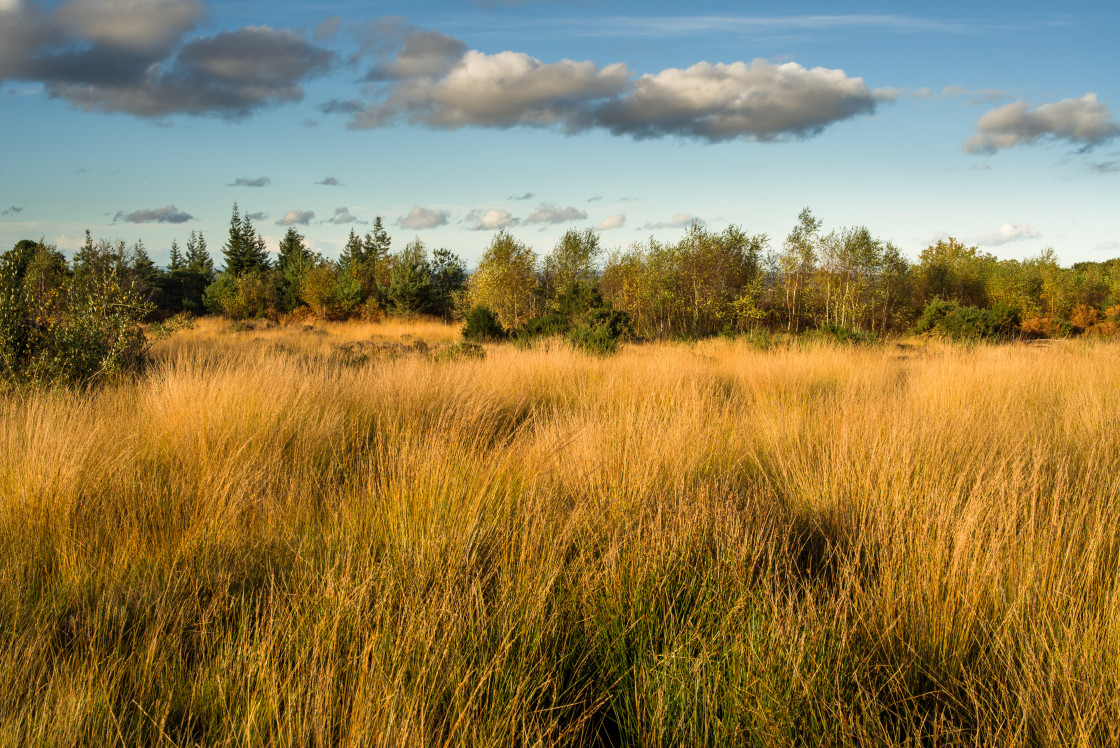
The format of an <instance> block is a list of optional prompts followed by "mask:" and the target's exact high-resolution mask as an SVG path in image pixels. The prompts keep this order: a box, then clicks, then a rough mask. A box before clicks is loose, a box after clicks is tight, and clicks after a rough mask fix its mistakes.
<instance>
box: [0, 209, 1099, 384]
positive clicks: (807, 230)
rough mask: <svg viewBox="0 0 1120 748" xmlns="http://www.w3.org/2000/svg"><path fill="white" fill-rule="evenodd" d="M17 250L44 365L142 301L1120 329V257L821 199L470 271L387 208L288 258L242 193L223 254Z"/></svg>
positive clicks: (514, 257) (483, 334) (732, 330)
mask: <svg viewBox="0 0 1120 748" xmlns="http://www.w3.org/2000/svg"><path fill="white" fill-rule="evenodd" d="M0 260H2V262H0V337H2V339H0V349H2V350H0V356H2V357H3V360H2V361H0V368H4V369H5V370H6V371H14V370H16V369H19V368H20V366H24V368H25V369H26V362H27V361H28V360H30V359H29V355H30V354H29V353H28V351H30V350H32V348H34V346H35V345H36V344H37V343H36V341H38V343H39V344H42V342H43V341H45V340H47V339H50V340H53V341H54V343H53V345H55V346H56V347H58V346H61V347H64V348H65V347H66V346H69V347H70V349H72V350H73V351H77V350H78V349H79V348H81V346H82V345H85V343H82V342H81V341H82V340H85V341H87V342H88V341H91V340H93V339H95V338H99V339H100V340H102V343H103V344H107V345H110V346H116V348H115V349H113V350H116V351H117V353H116V354H113V355H116V356H117V357H118V359H120V360H126V359H128V357H129V356H134V355H135V347H136V345H138V343H136V341H135V335H134V334H133V333H132V332H129V330H132V329H133V327H135V325H134V324H133V323H126V321H127V319H126V318H130V317H129V316H128V315H132V317H135V318H136V319H135V321H136V322H138V321H139V320H140V319H147V320H148V321H152V320H159V319H165V318H168V317H171V316H173V315H176V314H179V313H182V312H188V313H191V314H195V315H201V314H221V315H225V316H228V317H231V318H235V319H245V318H258V317H270V318H274V319H279V318H281V317H284V316H285V315H287V316H292V315H294V316H295V317H296V318H300V317H305V318H310V317H318V318H323V319H346V318H352V317H362V318H365V319H379V318H381V317H384V316H386V315H417V314H424V315H433V316H438V317H441V318H443V319H447V320H456V319H461V320H466V321H467V323H468V324H467V326H466V330H465V332H466V333H467V334H468V337H476V338H480V339H485V338H491V339H497V338H503V337H513V338H515V339H518V340H527V339H531V338H533V337H535V336H539V335H552V334H566V335H569V336H570V337H571V338H572V339H573V340H579V341H583V342H585V343H588V345H591V346H592V347H596V348H598V349H609V348H610V347H611V346H613V341H616V340H617V339H618V338H619V337H621V336H624V335H629V336H631V337H633V338H637V339H672V338H699V337H705V336H711V335H717V334H741V333H760V332H761V333H788V334H791V335H796V334H801V333H806V332H811V333H813V334H822V333H823V334H827V335H834V336H838V337H842V338H845V339H860V338H869V337H875V336H884V335H891V334H898V333H905V332H929V333H937V334H943V335H946V336H949V337H954V338H974V339H975V338H986V337H1015V336H1029V337H1041V336H1048V337H1054V336H1068V335H1076V334H1082V333H1089V334H1102V335H1115V334H1118V333H1120V259H1112V260H1107V261H1102V262H1082V263H1077V264H1075V265H1073V266H1071V267H1062V266H1061V265H1060V264H1059V263H1058V261H1057V257H1056V255H1055V253H1054V252H1053V250H1051V249H1044V250H1042V251H1041V252H1040V253H1039V254H1038V255H1036V256H1034V257H1030V258H1027V259H1024V260H1000V259H998V258H996V257H995V256H993V255H991V254H989V253H986V252H983V251H981V250H980V249H979V248H978V247H975V246H967V245H966V244H964V243H962V242H960V241H958V240H956V239H952V238H948V239H944V240H941V241H938V242H936V243H934V244H931V245H930V246H928V247H926V248H925V249H924V250H923V251H922V252H921V254H920V256H919V257H918V258H917V260H916V261H912V260H910V259H909V258H907V257H906V256H905V255H904V254H903V253H902V252H901V251H900V250H899V249H898V247H896V246H895V245H894V244H892V243H891V242H889V241H884V240H883V239H881V238H879V237H877V236H875V235H874V234H873V233H872V232H871V231H870V230H869V229H868V228H866V227H863V226H857V227H845V228H838V229H835V230H832V231H830V232H828V233H825V232H824V228H823V226H822V223H821V221H820V220H819V219H817V218H816V217H815V216H814V215H813V214H812V212H811V211H810V210H809V209H805V210H803V211H802V212H801V214H800V215H799V216H798V219H797V223H796V224H795V225H794V226H793V228H792V229H791V230H790V232H789V233H788V235H787V236H786V237H785V238H784V239H783V240H782V241H781V242H780V243H778V244H776V245H775V243H773V242H772V241H771V239H770V237H769V236H767V235H766V234H751V233H749V232H747V231H744V230H743V229H742V228H740V227H738V226H730V227H728V228H726V229H724V230H722V231H714V230H712V229H710V228H708V227H706V226H704V225H703V224H701V223H699V222H695V223H693V224H692V225H690V226H689V227H688V228H687V229H686V230H685V232H684V235H683V236H682V237H681V238H679V239H678V240H676V241H669V242H665V241H659V240H657V239H655V238H650V239H648V240H647V241H645V242H639V243H635V244H633V245H631V246H630V247H628V248H621V249H616V250H614V251H611V252H607V251H606V250H605V249H604V248H603V246H602V244H601V239H600V236H599V235H598V234H597V233H596V232H594V231H592V230H590V229H588V230H584V231H578V230H575V229H572V230H569V231H568V232H566V233H565V234H564V236H563V237H562V238H561V239H560V240H559V241H558V242H557V244H556V245H555V246H554V247H553V248H552V249H551V250H550V251H548V252H547V253H546V254H544V255H543V256H540V255H538V254H537V253H536V252H535V251H534V250H533V249H532V248H531V247H530V246H529V245H528V244H526V243H525V242H523V241H521V240H519V239H517V238H516V237H515V236H513V235H512V234H511V233H510V232H509V231H508V230H501V231H498V232H497V233H496V234H495V235H494V237H493V239H492V240H491V242H490V244H489V246H488V247H487V248H486V249H485V251H484V253H483V255H482V257H481V259H480V261H479V262H478V265H477V267H476V268H475V270H474V271H473V272H472V273H469V274H468V272H467V269H466V265H465V263H464V262H463V261H462V259H460V258H459V257H458V256H457V255H456V254H455V253H453V252H451V251H449V250H447V249H436V250H435V251H431V252H430V251H429V250H428V248H427V247H425V245H424V244H423V242H421V241H420V240H419V239H413V240H412V241H410V242H408V243H407V244H405V245H404V246H403V247H401V248H400V249H398V250H396V251H394V250H393V248H392V240H391V238H390V236H389V234H388V232H387V231H386V230H385V227H384V225H383V223H382V221H381V218H380V217H378V218H377V219H376V220H375V221H374V223H373V226H372V228H371V229H370V230H369V231H367V232H366V233H365V234H364V235H358V234H357V233H356V232H355V231H354V230H353V229H352V230H351V231H350V235H349V237H348V240H347V242H346V245H345V247H344V248H343V250H342V252H341V254H340V256H339V257H338V259H331V258H326V257H324V256H322V255H321V254H319V253H317V252H314V251H312V250H311V249H310V248H309V247H308V245H307V242H306V241H305V238H304V237H303V236H302V235H301V234H300V233H299V232H298V231H297V230H296V229H295V227H289V228H288V230H287V232H286V233H285V235H284V237H283V239H282V240H281V242H280V246H279V252H278V253H277V254H276V255H275V256H273V255H271V254H270V252H269V251H268V249H267V247H266V244H265V240H264V238H263V237H262V236H261V235H260V233H259V232H258V231H257V229H256V227H255V226H254V225H253V223H252V220H251V219H250V218H249V216H248V215H243V214H242V213H241V211H240V209H239V207H238V206H237V205H236V204H234V206H233V211H232V216H231V219H230V226H229V231H228V236H227V237H226V239H225V242H224V243H223V245H222V247H221V266H220V267H218V266H217V265H216V264H215V261H214V259H213V257H212V255H211V253H210V250H209V248H208V246H207V241H206V238H205V237H204V236H203V235H202V234H201V233H196V232H192V233H191V234H190V236H189V237H188V238H187V240H186V244H185V246H184V247H180V246H179V244H178V242H177V241H176V242H172V244H171V250H170V263H169V264H168V266H167V267H166V268H160V267H157V266H156V264H155V263H154V262H153V261H152V260H151V257H150V256H149V254H148V252H147V249H146V248H145V246H144V244H143V242H141V241H138V242H136V243H135V244H133V245H131V246H126V245H125V243H124V242H122V241H117V242H108V241H104V240H101V241H96V242H95V241H94V240H93V238H92V237H91V235H90V233H89V232H88V231H87V232H86V239H85V243H84V244H83V246H82V247H81V248H79V249H78V251H77V252H76V253H75V254H74V256H73V258H72V259H70V260H68V259H67V258H66V256H65V255H64V254H63V253H62V252H61V251H60V250H58V249H57V248H55V247H53V246H50V245H49V244H46V243H44V242H42V241H39V242H35V241H31V240H24V241H21V242H19V243H17V244H16V246H15V247H14V248H13V249H12V250H10V251H8V252H6V253H4V254H3V255H2V256H0ZM99 294H100V296H99ZM99 305H100V306H99ZM82 309H85V310H87V311H89V312H90V314H92V313H93V312H92V310H94V309H102V310H126V309H127V310H129V311H128V313H127V314H126V315H125V316H123V317H122V316H117V317H112V315H108V313H106V315H107V318H109V317H112V319H114V320H116V322H114V323H113V324H117V325H118V328H119V329H117V331H116V332H115V333H112V334H110V333H109V332H107V328H105V327H104V326H102V327H98V325H99V324H100V323H97V322H96V321H95V320H93V318H92V317H91V318H90V319H89V320H87V321H86V322H83V324H84V325H85V327H82V328H81V329H80V330H79V329H78V327H75V325H76V322H75V320H79V319H84V318H83V317H82V315H81V314H79V313H78V310H82ZM64 323H65V324H64ZM130 325H132V327H130ZM115 329H116V328H115ZM67 336H69V337H67ZM105 341H110V342H109V343H106V342H105ZM127 341H132V342H131V343H128V342H127ZM588 341H590V342H588ZM90 345H92V343H90ZM130 346H131V347H130ZM94 347H95V348H96V346H94ZM75 355H76V354H75ZM106 355H108V354H106ZM91 356H92V354H91ZM62 358H67V357H65V356H63V357H61V358H59V360H62ZM73 358H74V357H73V356H70V357H69V359H73ZM110 358H111V356H110ZM69 359H68V360H69ZM90 360H91V361H92V360H93V358H91V359H90ZM98 360H99V361H101V360H107V359H104V357H102V359H98ZM21 361H22V362H24V364H20V363H19V362H21ZM43 365H44V366H45V365H46V364H43ZM92 365H93V364H88V365H86V368H87V369H88V368H89V367H90V366H92ZM59 366H61V365H60V364H59ZM108 366H109V368H112V367H113V366H117V364H111V365H108ZM56 368H57V367H56Z"/></svg>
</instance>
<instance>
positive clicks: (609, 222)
mask: <svg viewBox="0 0 1120 748" xmlns="http://www.w3.org/2000/svg"><path fill="white" fill-rule="evenodd" d="M624 223H626V216H625V215H623V214H622V213H615V214H614V215H613V216H607V217H606V218H604V219H603V222H602V223H600V224H599V225H598V226H596V227H595V230H596V231H610V230H611V229H617V228H622V224H624Z"/></svg>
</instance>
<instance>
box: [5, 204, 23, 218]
mask: <svg viewBox="0 0 1120 748" xmlns="http://www.w3.org/2000/svg"><path fill="white" fill-rule="evenodd" d="M22 212H23V208H21V207H19V206H17V205H13V206H12V207H10V208H5V209H4V211H3V212H0V216H18V215H19V214H20V213H22Z"/></svg>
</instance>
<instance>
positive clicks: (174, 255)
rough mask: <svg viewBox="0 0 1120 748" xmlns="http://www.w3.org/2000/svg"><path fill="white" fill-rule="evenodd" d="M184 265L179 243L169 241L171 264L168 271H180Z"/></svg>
mask: <svg viewBox="0 0 1120 748" xmlns="http://www.w3.org/2000/svg"><path fill="white" fill-rule="evenodd" d="M185 265H186V263H185V262H184V261H183V253H182V252H180V251H179V242H178V241H176V240H175V239H172V240H171V264H170V265H169V266H168V268H167V269H168V270H182V269H183V268H184V266H185Z"/></svg>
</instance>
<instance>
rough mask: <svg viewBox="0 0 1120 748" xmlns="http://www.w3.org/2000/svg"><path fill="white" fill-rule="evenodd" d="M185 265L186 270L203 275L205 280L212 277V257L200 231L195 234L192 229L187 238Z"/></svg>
mask: <svg viewBox="0 0 1120 748" xmlns="http://www.w3.org/2000/svg"><path fill="white" fill-rule="evenodd" d="M186 265H187V270H190V271H191V272H193V273H198V274H199V275H203V276H205V277H206V279H207V282H209V281H210V280H211V279H212V278H213V277H214V259H213V258H212V257H210V252H209V251H208V250H207V249H206V237H205V236H203V234H202V232H199V233H198V234H197V235H196V234H195V232H193V231H192V232H191V236H190V238H189V239H187V256H186Z"/></svg>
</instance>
